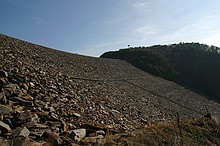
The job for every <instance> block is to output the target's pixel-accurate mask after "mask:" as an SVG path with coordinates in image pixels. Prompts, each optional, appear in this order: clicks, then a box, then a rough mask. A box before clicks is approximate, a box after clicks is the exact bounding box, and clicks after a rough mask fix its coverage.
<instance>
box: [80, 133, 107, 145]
mask: <svg viewBox="0 0 220 146" xmlns="http://www.w3.org/2000/svg"><path fill="white" fill-rule="evenodd" d="M81 143H83V144H97V145H100V144H101V143H104V136H103V135H98V136H94V137H85V138H83V139H82V140H81Z"/></svg>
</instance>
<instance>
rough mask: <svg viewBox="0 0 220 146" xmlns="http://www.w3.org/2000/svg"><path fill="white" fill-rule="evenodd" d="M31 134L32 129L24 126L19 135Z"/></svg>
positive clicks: (26, 135)
mask: <svg viewBox="0 0 220 146" xmlns="http://www.w3.org/2000/svg"><path fill="white" fill-rule="evenodd" d="M29 134H30V131H29V130H28V129H27V128H26V127H24V128H23V129H22V130H21V131H20V134H19V136H23V137H28V136H29Z"/></svg>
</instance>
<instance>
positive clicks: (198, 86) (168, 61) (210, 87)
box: [101, 43, 220, 102]
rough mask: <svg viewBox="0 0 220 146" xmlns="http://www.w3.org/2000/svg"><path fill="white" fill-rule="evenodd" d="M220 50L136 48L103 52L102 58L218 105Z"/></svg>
mask: <svg viewBox="0 0 220 146" xmlns="http://www.w3.org/2000/svg"><path fill="white" fill-rule="evenodd" d="M219 51H220V48H218V47H215V46H208V45H205V44H199V43H179V44H172V45H155V46H151V47H135V48H128V49H121V50H119V51H115V52H106V53H104V54H103V55H101V57H102V58H115V59H121V60H125V61H127V62H129V63H131V64H132V65H134V66H136V67H138V68H140V69H142V70H144V71H146V72H148V73H151V74H152V75H156V76H160V77H163V78H165V79H168V80H171V81H174V82H176V83H178V84H180V85H183V86H185V87H187V88H189V89H192V90H194V91H197V92H198V93H202V94H205V95H207V96H209V98H210V99H213V100H216V101H218V102H220V98H219V96H220V90H219V89H218V87H219V86H220V78H219V74H220V67H219V66H220V54H219Z"/></svg>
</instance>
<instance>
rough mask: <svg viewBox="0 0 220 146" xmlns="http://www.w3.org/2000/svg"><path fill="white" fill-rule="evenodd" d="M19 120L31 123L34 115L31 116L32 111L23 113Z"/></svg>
mask: <svg viewBox="0 0 220 146" xmlns="http://www.w3.org/2000/svg"><path fill="white" fill-rule="evenodd" d="M19 119H20V120H21V121H22V122H24V123H25V122H31V119H32V115H31V112H30V111H25V112H22V113H21V114H20V115H19Z"/></svg>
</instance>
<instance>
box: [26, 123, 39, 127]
mask: <svg viewBox="0 0 220 146" xmlns="http://www.w3.org/2000/svg"><path fill="white" fill-rule="evenodd" d="M36 125H37V123H36V122H26V123H24V126H26V127H27V128H33V127H36Z"/></svg>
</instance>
